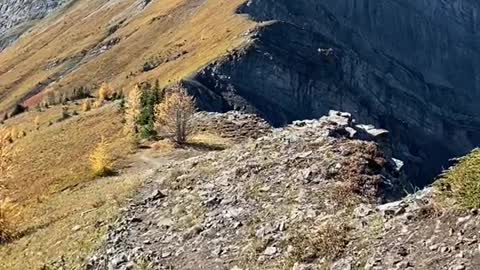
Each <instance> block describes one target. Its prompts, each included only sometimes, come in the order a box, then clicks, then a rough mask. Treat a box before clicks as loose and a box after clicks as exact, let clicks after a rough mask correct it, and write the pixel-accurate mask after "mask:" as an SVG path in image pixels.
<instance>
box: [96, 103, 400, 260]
mask: <svg viewBox="0 0 480 270" xmlns="http://www.w3.org/2000/svg"><path fill="white" fill-rule="evenodd" d="M233 115H235V116H237V119H242V118H243V119H245V118H248V116H244V117H238V116H239V115H238V114H233ZM202 117H203V118H205V117H207V118H214V119H217V120H218V119H219V118H224V119H225V121H227V120H229V121H232V116H231V115H229V114H227V115H223V116H222V115H219V114H215V115H211V114H210V115H202ZM243 121H244V120H243ZM243 126H245V125H243ZM247 130H248V129H247ZM238 133H239V134H243V132H242V129H241V128H239V132H238ZM387 136H388V135H387V134H386V133H385V131H381V130H376V129H374V128H370V129H365V127H364V126H362V125H358V124H355V123H354V121H353V119H352V118H351V116H350V114H348V113H340V112H335V111H332V112H330V115H329V116H328V117H323V118H321V119H320V120H312V121H298V122H295V123H293V124H292V125H290V126H288V127H286V128H281V129H272V130H271V132H270V133H269V134H268V135H265V136H261V137H259V138H258V139H252V138H250V139H246V140H244V142H242V143H240V144H238V145H236V146H234V147H232V148H231V149H228V150H225V151H222V152H212V153H210V154H207V155H205V156H195V157H192V158H189V159H186V160H184V161H182V162H178V163H171V164H168V165H165V167H163V168H161V169H159V171H158V173H157V174H156V175H155V176H153V177H152V179H151V181H149V183H148V184H146V186H144V187H143V188H142V190H143V191H142V192H141V193H140V194H139V195H138V196H137V197H136V198H135V199H134V201H133V202H132V203H131V204H130V205H129V206H128V207H127V208H126V209H125V210H124V215H123V217H122V218H121V220H119V221H118V223H117V224H115V225H114V226H112V227H111V229H110V232H109V234H108V240H107V244H106V246H105V248H104V250H103V252H101V253H99V254H97V255H95V256H93V257H91V258H90V261H89V262H88V265H87V269H135V268H134V267H136V266H138V265H146V266H149V267H152V268H148V269H273V267H280V266H282V265H283V266H286V265H290V267H293V266H294V265H297V266H296V267H297V268H295V269H305V268H298V267H303V266H301V265H299V263H301V261H302V260H301V257H303V256H311V257H310V258H309V259H308V261H310V262H309V265H310V266H309V267H314V266H315V265H317V266H319V265H322V264H323V263H325V261H323V260H325V258H322V257H319V256H318V251H317V250H316V249H323V248H324V249H330V248H336V247H333V246H332V247H329V246H318V247H317V246H315V245H316V244H315V243H311V242H310V241H313V239H312V240H310V239H309V238H310V237H313V238H314V237H315V234H316V230H317V229H319V228H320V227H321V226H323V224H330V223H332V224H334V226H338V225H339V224H340V222H343V221H341V220H343V219H345V217H346V216H348V215H350V214H349V212H348V210H347V207H348V206H349V205H354V204H356V203H359V202H363V203H365V204H373V205H376V204H380V203H384V202H388V201H392V200H394V199H395V198H399V197H401V196H402V195H403V194H404V192H405V190H406V188H407V186H408V185H407V184H408V183H407V182H406V180H405V178H404V174H403V172H402V171H401V169H400V168H398V167H397V166H396V162H395V161H394V160H393V159H392V158H391V156H388V155H386V154H385V153H388V151H386V152H383V151H382V147H381V146H380V145H381V143H379V142H382V143H383V142H386V140H387ZM402 187H405V189H403V188H402ZM372 209H373V208H372ZM373 212H374V210H371V211H370V212H367V213H365V215H368V214H369V213H373ZM393 212H394V213H397V212H399V211H393ZM352 233H353V232H348V235H351V234H352ZM345 237H346V238H345V239H342V240H341V241H345V243H344V244H345V247H343V248H347V245H348V244H349V242H350V241H353V240H350V239H349V237H348V238H347V236H346V235H345ZM353 242H355V241H353ZM318 244H319V245H322V244H321V243H318ZM323 244H324V245H329V243H323ZM342 245H343V244H342ZM343 248H342V249H343ZM305 249H307V250H305ZM309 249H311V250H309ZM310 252H311V254H310ZM341 253H343V250H339V251H338V254H334V255H335V256H334V257H332V258H331V259H334V258H337V255H338V256H340V255H341ZM332 255H333V254H332ZM309 269H310V268H309ZM312 269H314V268H312ZM337 269H338V268H337Z"/></svg>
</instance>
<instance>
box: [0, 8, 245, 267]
mask: <svg viewBox="0 0 480 270" xmlns="http://www.w3.org/2000/svg"><path fill="white" fill-rule="evenodd" d="M135 2H138V1H133V0H124V1H106V0H85V1H74V2H73V4H72V5H70V6H69V7H68V9H67V10H66V11H65V12H64V13H62V14H59V15H57V17H51V18H49V19H48V20H47V21H44V22H43V23H42V24H41V25H39V26H37V27H36V28H34V29H33V30H32V32H31V33H30V34H28V35H26V36H24V37H23V38H22V39H20V40H19V41H18V42H17V44H16V45H15V46H13V47H11V48H9V49H7V50H5V51H4V52H2V53H0V112H1V111H4V110H6V109H7V108H9V107H10V106H12V105H13V104H15V103H17V102H18V101H19V100H22V99H23V97H25V96H26V95H27V94H28V93H29V92H31V91H32V89H34V88H35V86H36V85H38V84H39V83H41V82H45V81H47V80H49V78H53V79H55V80H56V83H54V84H51V85H49V86H48V87H47V88H53V89H54V90H58V91H69V90H71V89H72V88H73V87H76V86H89V87H92V88H93V87H96V86H97V85H98V84H100V83H101V82H103V81H110V82H113V84H114V85H115V86H116V87H119V88H127V89H128V87H130V85H132V84H134V83H136V82H140V81H146V80H154V79H159V80H160V82H161V83H162V84H167V83H169V82H171V81H175V80H178V79H180V78H183V77H185V76H188V75H190V74H191V73H193V72H195V71H196V70H198V69H200V68H201V67H202V66H204V65H206V64H208V63H209V62H211V61H213V60H215V59H216V58H219V57H222V55H224V54H226V53H227V52H228V50H231V49H234V48H236V47H239V46H241V45H242V44H243V42H244V41H243V38H242V36H243V33H245V32H246V31H247V30H248V29H249V28H250V27H253V26H254V24H253V22H250V21H248V20H247V19H245V18H243V17H242V16H236V15H233V13H234V10H235V9H236V7H237V6H238V5H239V4H240V3H242V2H244V0H192V1H190V0H163V1H153V2H152V3H151V4H150V5H149V6H148V7H147V8H145V9H144V10H142V9H138V8H137V7H136V6H135V5H134V4H133V3H135ZM154 18H155V19H154ZM120 21H124V22H123V24H122V27H121V28H120V29H119V30H118V31H117V32H115V33H114V34H113V35H111V36H109V37H107V30H108V29H109V28H110V27H111V26H113V25H115V24H117V23H118V22H120ZM113 37H120V38H121V42H120V43H119V44H117V45H116V46H115V47H113V48H112V49H111V50H108V51H106V52H104V53H102V54H99V55H96V54H93V55H92V54H91V52H93V51H95V49H94V48H95V47H96V46H97V45H98V44H99V43H102V42H104V41H105V40H108V39H110V38H113ZM180 52H186V53H184V54H182V55H181V57H175V56H176V55H178V53H180ZM151 57H159V58H170V59H172V60H171V61H169V62H168V63H164V64H162V65H160V66H159V67H157V68H156V69H154V70H152V71H149V72H146V73H142V72H139V70H140V69H141V67H142V66H143V64H144V62H145V61H146V59H149V58H151ZM54 61H59V63H60V64H59V65H56V66H55V65H51V63H53V62H54ZM66 71H68V72H66ZM129 74H133V75H130V76H128V78H127V75H129ZM70 107H71V110H74V109H76V110H77V111H79V108H78V106H77V105H73V104H71V105H70ZM60 116H61V108H60V107H53V108H50V109H48V110H47V111H44V112H36V111H34V110H31V111H30V112H28V113H25V114H22V115H20V116H17V117H15V118H12V119H9V120H8V121H7V122H6V123H5V125H4V126H2V127H7V128H12V127H15V129H16V130H17V131H19V132H20V131H25V132H26V133H27V135H26V136H25V137H22V138H20V139H17V140H16V141H15V143H14V144H15V149H16V150H17V155H16V157H15V165H16V167H15V170H14V172H13V177H12V178H11V179H10V181H8V182H7V183H6V186H7V187H8V194H7V195H8V196H9V197H12V198H14V199H15V200H16V202H18V203H19V204H21V205H22V208H23V210H22V216H23V218H24V219H23V222H22V223H21V224H19V227H20V228H21V230H22V231H23V232H24V233H25V236H23V237H22V238H20V239H18V240H17V241H15V242H13V243H11V244H8V245H5V246H0V257H1V258H2V260H1V262H0V269H10V270H15V269H37V268H38V267H40V266H41V265H43V264H44V263H47V262H49V261H51V260H57V259H58V258H59V257H60V256H63V255H65V256H66V259H67V260H68V261H70V262H69V264H68V265H69V266H72V265H77V266H78V265H79V263H80V262H81V257H84V255H86V254H89V253H90V252H91V251H92V250H93V249H94V248H95V246H96V245H97V244H98V242H99V241H101V235H102V234H103V232H104V231H105V228H106V226H107V225H108V223H109V221H111V220H112V219H113V218H115V216H116V214H117V213H118V210H119V208H120V207H121V205H122V203H123V202H125V200H126V199H127V198H128V197H129V196H130V194H131V192H132V191H133V190H134V189H135V188H136V187H137V186H138V185H139V184H140V183H141V179H136V177H135V174H134V175H120V176H119V177H117V178H108V179H94V178H93V177H92V176H91V175H90V172H89V167H88V166H89V164H88V155H89V153H90V151H91V150H92V149H93V148H94V146H95V144H96V143H98V142H99V141H100V137H101V136H102V135H103V136H105V137H106V138H107V140H108V141H110V142H111V149H112V151H113V154H114V155H115V156H116V157H117V158H119V159H120V160H125V157H126V156H127V155H128V147H125V145H126V143H127V142H126V141H125V139H124V138H123V136H122V133H121V129H122V124H121V120H122V115H121V114H120V113H119V112H118V110H117V109H116V106H115V105H110V106H106V107H104V108H101V109H97V110H93V111H91V112H88V113H81V115H80V116H75V117H72V118H70V119H68V120H64V121H62V122H57V120H58V119H59V118H60ZM36 118H38V120H39V122H40V128H39V130H36V127H35V124H34V122H35V119H36ZM50 122H52V123H53V124H49V123H50ZM0 195H2V196H3V195H5V194H0ZM75 227H80V229H79V230H72V228H75Z"/></svg>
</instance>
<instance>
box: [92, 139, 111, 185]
mask: <svg viewBox="0 0 480 270" xmlns="http://www.w3.org/2000/svg"><path fill="white" fill-rule="evenodd" d="M90 163H91V168H92V173H93V175H95V176H108V175H111V174H112V172H113V161H112V158H111V156H110V153H109V151H108V143H107V142H106V141H105V138H102V141H101V142H100V143H98V144H97V146H96V147H95V149H94V150H93V153H92V154H91V155H90Z"/></svg>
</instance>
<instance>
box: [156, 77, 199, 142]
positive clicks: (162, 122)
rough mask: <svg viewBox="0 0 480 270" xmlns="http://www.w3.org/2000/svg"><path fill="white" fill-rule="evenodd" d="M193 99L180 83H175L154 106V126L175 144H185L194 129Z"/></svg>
mask: <svg viewBox="0 0 480 270" xmlns="http://www.w3.org/2000/svg"><path fill="white" fill-rule="evenodd" d="M195 111H196V107H195V100H194V99H193V98H192V97H191V96H189V95H188V94H187V91H186V90H185V89H184V88H183V87H182V86H181V85H175V86H174V87H173V88H172V89H171V92H170V93H169V94H168V95H167V96H166V97H165V99H164V100H163V101H162V103H160V104H158V105H157V106H156V107H155V117H156V127H157V129H158V130H160V131H161V132H162V133H163V134H165V135H166V136H167V137H168V138H170V139H171V140H172V141H173V142H175V143H177V144H185V143H186V142H187V139H188V137H189V136H190V135H191V134H192V132H193V130H194V125H193V115H194V113H195Z"/></svg>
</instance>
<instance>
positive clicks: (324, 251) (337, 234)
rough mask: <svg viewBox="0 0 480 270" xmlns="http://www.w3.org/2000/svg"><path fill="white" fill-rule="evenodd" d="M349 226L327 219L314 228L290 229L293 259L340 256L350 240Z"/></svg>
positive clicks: (305, 259)
mask: <svg viewBox="0 0 480 270" xmlns="http://www.w3.org/2000/svg"><path fill="white" fill-rule="evenodd" d="M349 230H350V229H349V227H348V226H347V225H346V224H345V223H343V222H342V221H340V220H339V221H338V222H334V221H327V222H325V223H324V224H322V225H320V226H319V227H317V228H314V229H310V228H308V229H306V228H303V229H302V228H299V229H292V230H290V236H289V240H288V242H289V244H290V245H292V246H293V247H294V252H293V253H292V254H291V256H292V257H293V258H294V260H293V261H297V262H298V261H309V260H314V259H317V258H325V259H327V260H333V259H335V258H337V257H338V256H340V255H341V254H342V253H343V251H344V250H345V248H346V246H347V244H348V242H349Z"/></svg>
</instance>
